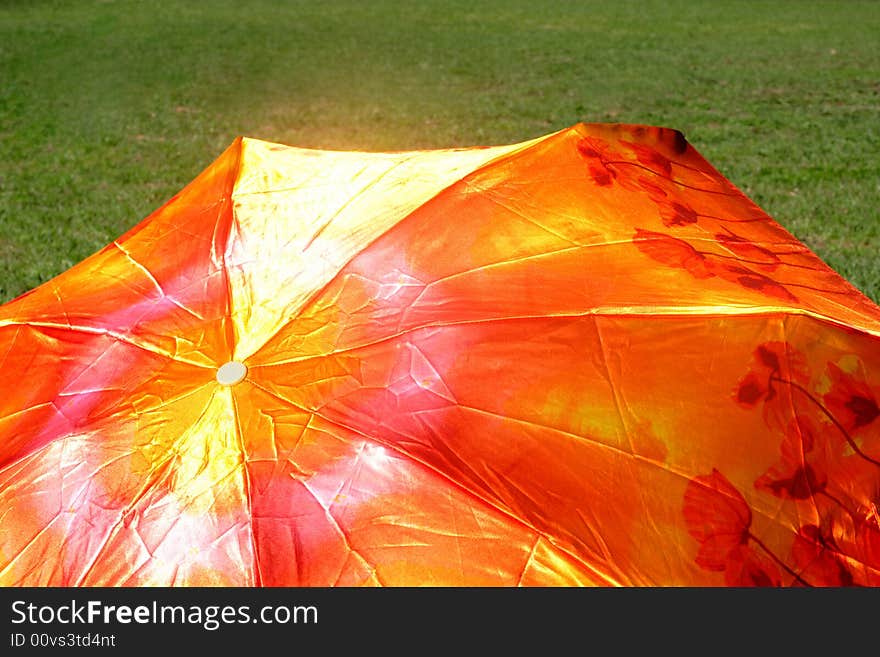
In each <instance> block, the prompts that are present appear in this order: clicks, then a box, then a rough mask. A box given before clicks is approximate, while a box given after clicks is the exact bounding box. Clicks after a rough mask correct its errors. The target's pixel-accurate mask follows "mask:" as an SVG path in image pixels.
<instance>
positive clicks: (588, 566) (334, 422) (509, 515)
mask: <svg viewBox="0 0 880 657" xmlns="http://www.w3.org/2000/svg"><path fill="white" fill-rule="evenodd" d="M251 384H252V385H254V386H256V387H257V388H259V389H260V390H262V391H263V392H265V393H266V394H268V395H270V396H272V397H274V398H275V399H277V400H279V401H281V402H284V403H286V404H290V405H291V406H293V407H294V408H297V409H299V410H301V411H303V412H304V413H312V414H314V415H315V416H317V417H319V418H321V419H322V420H324V421H325V422H327V423H328V424H332V425H335V426H338V427H341V428H343V429H345V430H347V431H351V432H353V433H356V434H358V435H359V436H363V437H364V438H366V439H367V440H370V441H372V442H374V443H378V444H380V445H382V446H384V447H388V448H389V449H392V450H393V451H395V452H397V453H398V454H400V455H401V456H403V457H405V458H407V459H410V460H412V461H414V462H416V463H418V464H420V465H421V466H423V467H425V468H427V469H428V470H430V471H431V472H433V473H434V474H436V475H437V476H439V477H441V478H442V479H443V480H445V481H447V482H449V483H450V484H451V485H453V486H455V487H456V488H458V489H459V490H462V491H463V492H464V493H466V494H467V495H469V496H470V497H473V498H475V499H477V500H478V501H479V502H480V503H482V504H486V505H488V506H490V507H491V508H494V509H495V510H496V511H498V512H499V513H501V514H502V515H504V516H505V517H507V518H510V519H511V520H513V521H515V522H517V523H518V524H520V525H521V526H523V527H526V528H527V529H529V530H530V531H532V532H534V533H536V534H539V535H541V536H543V537H544V538H546V539H547V540H548V541H549V542H550V543H551V544H552V545H554V547H556V548H557V549H559V550H560V551H562V552H564V553H565V554H567V555H568V556H569V557H570V558H571V559H573V560H574V561H576V562H577V563H579V564H581V565H583V567H584V568H586V569H587V570H588V571H589V572H591V573H593V574H594V575H595V576H597V577H600V578H601V579H603V580H605V581H607V582H608V583H609V584H613V585H617V584H618V582H617V580H615V579H613V578H612V577H610V576H609V575H608V574H606V573H603V572H600V571H599V570H598V569H596V568H595V567H594V566H592V565H591V564H589V563H587V562H586V561H584V560H583V558H581V557H580V556H579V555H577V554H575V553H573V552H571V551H569V550H567V549H565V548H563V547H561V546H558V545H556V544H555V543H554V542H553V540H552V538H551V537H550V536H549V535H548V534H547V533H546V532H543V531H541V530H540V529H538V528H537V527H535V526H534V525H533V524H532V523H530V522H528V521H527V520H525V519H523V518H520V517H518V516H517V515H515V514H514V513H512V512H511V511H510V510H509V509H506V508H504V507H502V506H500V505H498V504H496V503H494V502H492V501H490V500H487V499H485V498H483V497H481V496H480V495H478V494H476V493H474V492H473V491H472V490H470V489H469V488H466V487H465V486H463V485H461V484H459V483H458V482H457V481H455V480H454V479H452V478H451V477H450V476H449V475H447V474H446V473H444V472H443V471H442V470H439V469H437V468H436V467H434V466H432V465H430V464H429V463H426V462H424V461H422V460H421V459H419V458H417V457H415V456H413V455H412V454H409V453H408V452H406V451H404V450H402V449H401V448H400V447H399V446H398V445H395V444H394V443H391V442H386V441H384V440H381V439H378V438H376V437H374V436H371V435H369V434H367V433H364V432H363V431H361V430H360V429H357V428H355V427H350V426H348V425H346V424H343V423H342V422H339V421H338V420H333V419H331V418H329V417H327V416H325V415H323V414H322V413H321V412H319V411H317V410H313V411H310V410H307V409H306V408H303V407H302V406H300V405H299V404H297V403H296V402H294V401H291V400H290V399H286V398H285V397H282V396H281V395H279V394H277V393H275V392H273V391H272V390H269V389H267V388H265V387H263V386H261V385H260V384H258V383H255V382H253V381H251ZM475 410H479V409H475Z"/></svg>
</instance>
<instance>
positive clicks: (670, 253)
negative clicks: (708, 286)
mask: <svg viewBox="0 0 880 657" xmlns="http://www.w3.org/2000/svg"><path fill="white" fill-rule="evenodd" d="M633 242H635V245H636V247H638V249H639V251H641V252H642V253H644V254H645V255H647V256H648V257H649V258H651V259H653V260H656V261H657V262H661V263H663V264H664V265H670V266H672V267H679V268H681V269H685V270H687V272H688V273H689V274H691V275H692V276H694V277H695V278H711V277H712V276H713V275H714V274H713V273H712V272H711V271H709V266H708V263H707V261H706V256H704V255H703V254H702V253H700V252H699V251H697V250H696V249H695V248H694V247H692V246H691V245H690V244H688V243H687V242H685V241H684V240H680V239H678V238H676V237H672V236H670V235H666V234H664V233H655V232H653V231H650V230H642V229H641V228H636V234H635V237H633Z"/></svg>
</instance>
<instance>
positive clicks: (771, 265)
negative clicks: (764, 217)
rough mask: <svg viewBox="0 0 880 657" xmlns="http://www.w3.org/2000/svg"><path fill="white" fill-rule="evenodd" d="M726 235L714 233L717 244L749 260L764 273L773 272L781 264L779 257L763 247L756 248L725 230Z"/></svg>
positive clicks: (755, 245) (743, 238) (754, 245)
mask: <svg viewBox="0 0 880 657" xmlns="http://www.w3.org/2000/svg"><path fill="white" fill-rule="evenodd" d="M724 230H726V231H727V233H716V234H715V239H716V240H718V243H719V244H721V245H722V246H724V247H726V248H727V249H728V250H730V251H731V252H732V253H734V254H736V255H738V256H740V257H741V258H745V259H746V260H749V261H750V262H751V263H752V264H755V265H758V266H759V267H760V268H761V269H764V270H765V271H773V270H775V269H776V268H777V267H778V266H779V264H780V263H781V262H782V261H781V260H780V259H779V256H778V255H776V254H775V253H773V251H771V250H769V249H765V248H764V247H763V246H758V245H757V244H755V243H754V242H752V241H750V240H747V239H746V238H745V237H740V236H739V235H737V234H735V233H733V232H732V231H730V230H728V229H727V228H725V229H724Z"/></svg>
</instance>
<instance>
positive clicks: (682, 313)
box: [252, 306, 880, 368]
mask: <svg viewBox="0 0 880 657" xmlns="http://www.w3.org/2000/svg"><path fill="white" fill-rule="evenodd" d="M728 308H729V312H720V311H719V308H718V306H690V307H688V306H662V307H661V306H657V307H640V306H621V307H605V306H597V307H595V308H593V309H591V310H588V311H585V312H573V313H545V314H542V315H509V316H506V317H484V318H481V319H465V320H459V321H448V322H430V323H427V324H419V325H417V326H411V327H409V328H406V329H402V330H400V331H398V332H397V333H394V334H392V335H388V336H386V337H384V338H378V339H376V340H371V341H369V342H362V343H360V344H355V345H351V346H350V347H344V348H341V349H334V350H333V351H329V352H327V353H325V354H317V355H307V356H297V357H294V358H287V359H284V360H278V361H272V362H268V363H255V364H253V365H252V367H254V368H259V367H275V366H279V365H288V364H290V363H303V362H308V361H310V360H315V359H319V358H328V357H330V356H335V355H337V354H344V353H348V352H352V351H357V350H359V349H366V348H368V347H373V346H376V345H379V344H383V343H385V342H388V341H390V340H395V339H397V338H401V337H403V336H405V335H408V334H410V333H415V332H417V331H424V330H429V329H438V328H445V327H455V326H470V325H474V324H488V323H492V322H515V321H523V320H533V319H538V320H541V319H578V318H585V317H591V316H602V317H644V316H651V317H688V316H694V315H698V316H700V317H712V316H715V317H728V316H741V315H749V316H760V315H786V316H788V315H792V316H803V317H808V318H810V319H814V320H816V321H820V322H826V323H829V324H834V325H835V326H841V327H846V328H852V327H850V326H848V325H846V324H844V323H843V322H840V321H837V320H835V319H833V318H831V317H827V316H825V315H823V314H821V313H818V312H815V311H811V310H806V309H803V308H786V307H784V306H747V307H745V306H744V307H737V306H729V307H728ZM704 311H705V312H704ZM857 330H861V331H864V332H865V333H868V334H869V335H876V336H880V326H878V328H877V329H871V328H867V327H861V328H858V327H857Z"/></svg>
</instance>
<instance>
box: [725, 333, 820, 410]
mask: <svg viewBox="0 0 880 657" xmlns="http://www.w3.org/2000/svg"><path fill="white" fill-rule="evenodd" d="M809 380H810V373H809V371H808V370H807V364H806V359H805V358H804V357H803V355H802V354H801V353H800V352H799V351H797V350H796V349H795V348H794V347H792V346H791V345H790V344H788V343H787V342H765V343H763V344H761V345H758V348H757V349H755V352H754V364H753V366H752V369H751V371H749V373H748V374H746V375H745V376H744V377H743V378H742V379H740V382H739V384H738V385H737V387H736V389H735V390H734V395H733V397H734V399H735V400H736V402H737V403H738V404H740V405H741V406H744V407H745V408H754V407H755V406H756V405H757V404H758V403H760V402H767V401H771V400H773V399H774V398H775V397H776V387H777V386H778V385H780V384H783V385H784V384H787V383H791V382H795V383H798V384H806V383H808V382H809Z"/></svg>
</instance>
